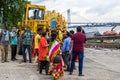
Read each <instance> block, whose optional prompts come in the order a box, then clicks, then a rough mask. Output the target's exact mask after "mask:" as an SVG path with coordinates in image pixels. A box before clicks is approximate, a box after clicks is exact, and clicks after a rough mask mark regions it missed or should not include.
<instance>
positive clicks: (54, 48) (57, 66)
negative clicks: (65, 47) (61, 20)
mask: <svg viewBox="0 0 120 80" xmlns="http://www.w3.org/2000/svg"><path fill="white" fill-rule="evenodd" d="M56 38H57V33H56V32H52V34H51V43H50V45H49V56H48V59H49V62H50V63H51V64H52V65H51V69H50V70H49V72H50V73H51V75H52V77H53V80H57V79H59V78H60V77H62V76H63V75H64V71H63V68H62V67H63V60H62V56H61V51H60V44H59V42H58V41H57V40H56Z"/></svg>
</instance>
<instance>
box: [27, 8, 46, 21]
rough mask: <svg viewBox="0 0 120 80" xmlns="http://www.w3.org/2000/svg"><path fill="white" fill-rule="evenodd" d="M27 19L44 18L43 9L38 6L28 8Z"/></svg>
mask: <svg viewBox="0 0 120 80" xmlns="http://www.w3.org/2000/svg"><path fill="white" fill-rule="evenodd" d="M28 19H29V20H44V10H43V9H39V8H29V9H28Z"/></svg>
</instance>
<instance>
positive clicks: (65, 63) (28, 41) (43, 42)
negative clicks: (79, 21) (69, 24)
mask: <svg viewBox="0 0 120 80" xmlns="http://www.w3.org/2000/svg"><path fill="white" fill-rule="evenodd" d="M24 28H25V29H24V30H25V31H24V33H22V34H21V35H20V34H18V33H17V31H16V28H15V27H13V29H12V31H11V32H9V31H8V30H7V28H6V27H4V28H2V29H1V30H0V50H1V51H2V52H1V62H2V63H4V62H7V61H8V60H7V56H8V45H9V41H10V44H11V60H12V61H14V60H16V53H17V44H18V42H22V55H23V62H27V59H26V54H27V53H28V54H29V63H32V53H31V52H32V49H31V48H32V47H31V46H32V45H35V54H36V56H37V57H38V70H39V73H40V74H42V70H43V69H45V73H46V75H52V77H53V79H54V80H57V79H59V78H60V77H62V76H64V69H63V68H64V67H65V68H66V69H65V70H66V71H69V74H70V75H72V73H73V70H74V68H75V61H76V58H77V57H78V61H79V68H78V69H79V74H78V75H79V76H84V75H83V73H82V69H83V58H84V43H85V41H86V36H85V34H84V33H83V32H82V28H81V27H80V26H78V27H77V32H76V33H74V31H70V32H68V31H67V32H65V34H64V38H63V42H62V44H61V42H60V40H59V38H58V32H56V31H55V30H52V31H51V33H50V34H51V35H50V36H49V35H48V34H49V33H48V32H44V31H42V29H41V28H38V29H37V33H36V34H33V33H32V32H31V30H30V28H29V26H25V27H24ZM33 36H35V37H33ZM26 49H27V53H26Z"/></svg>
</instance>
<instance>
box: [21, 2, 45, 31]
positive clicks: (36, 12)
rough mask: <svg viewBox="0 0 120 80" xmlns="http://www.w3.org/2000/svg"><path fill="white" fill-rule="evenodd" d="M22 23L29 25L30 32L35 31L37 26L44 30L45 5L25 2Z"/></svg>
mask: <svg viewBox="0 0 120 80" xmlns="http://www.w3.org/2000/svg"><path fill="white" fill-rule="evenodd" d="M22 25H23V26H24V25H28V26H30V29H31V30H32V32H36V31H37V29H38V28H42V29H43V30H46V20H45V6H42V5H32V4H27V5H26V6H25V15H24V20H23V22H22Z"/></svg>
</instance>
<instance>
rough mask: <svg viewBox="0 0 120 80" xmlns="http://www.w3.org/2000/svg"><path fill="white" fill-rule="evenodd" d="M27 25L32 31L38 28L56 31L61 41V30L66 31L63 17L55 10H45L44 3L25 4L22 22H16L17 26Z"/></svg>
mask: <svg viewBox="0 0 120 80" xmlns="http://www.w3.org/2000/svg"><path fill="white" fill-rule="evenodd" d="M24 25H28V26H30V29H31V30H32V32H33V33H36V31H37V29H38V28H42V29H43V31H47V30H49V31H51V30H56V31H58V33H59V34H58V35H59V39H60V41H62V38H63V34H62V33H63V32H64V31H66V21H65V18H64V17H63V16H62V15H61V14H60V13H58V12H56V11H55V10H53V11H46V7H45V6H44V5H33V4H26V6H25V14H24V16H23V20H22V22H18V26H23V27H24Z"/></svg>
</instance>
